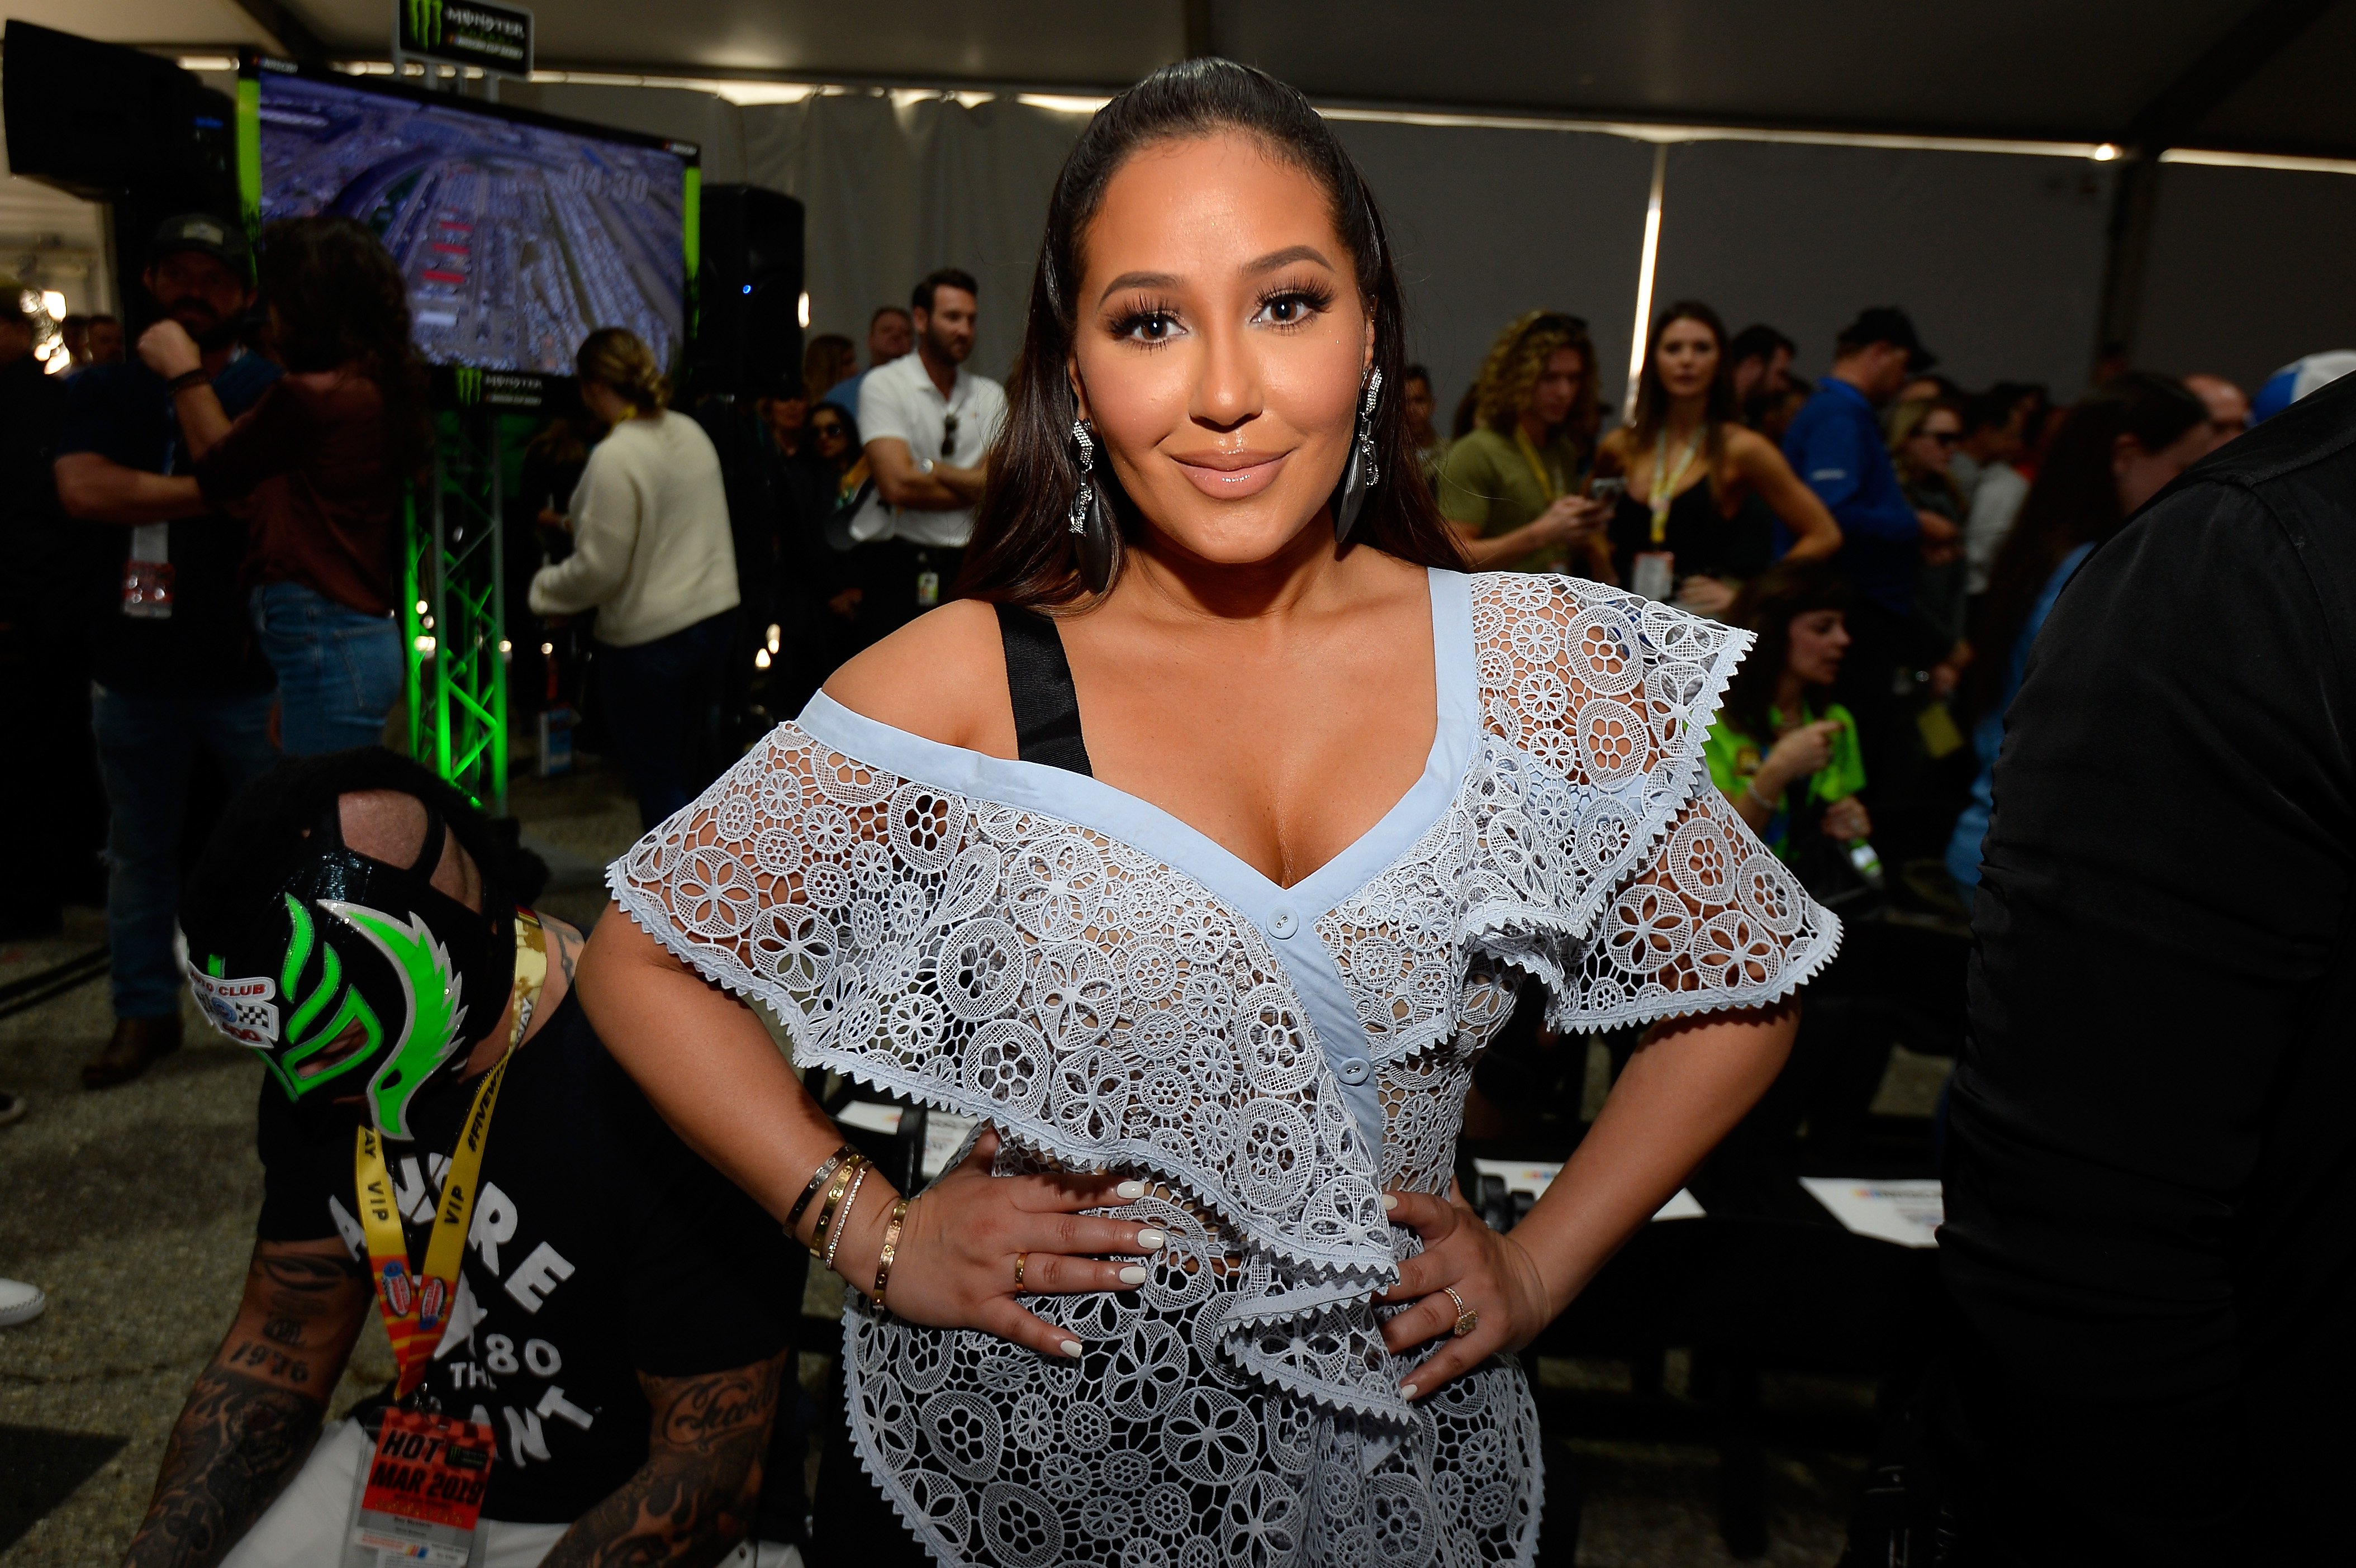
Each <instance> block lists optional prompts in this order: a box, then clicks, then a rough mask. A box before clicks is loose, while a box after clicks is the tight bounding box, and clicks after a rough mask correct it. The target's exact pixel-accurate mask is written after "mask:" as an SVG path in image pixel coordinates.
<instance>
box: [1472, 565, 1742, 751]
mask: <svg viewBox="0 0 2356 1568" xmlns="http://www.w3.org/2000/svg"><path fill="white" fill-rule="evenodd" d="M1471 596H1472V639H1473V644H1474V648H1475V651H1476V654H1477V656H1478V658H1479V664H1480V674H1481V689H1482V699H1483V708H1484V709H1485V710H1486V711H1488V712H1489V714H1491V716H1492V718H1493V719H1495V718H1497V717H1499V716H1500V715H1504V714H1520V715H1521V716H1522V718H1523V720H1524V721H1525V725H1524V727H1525V728H1529V727H1533V726H1534V727H1536V728H1541V729H1549V730H1558V729H1569V728H1571V727H1574V726H1575V725H1577V723H1578V717H1579V713H1580V709H1581V708H1582V707H1584V706H1585V705H1586V704H1587V703H1590V702H1591V701H1593V700H1596V699H1603V700H1606V701H1609V702H1612V703H1621V704H1623V705H1634V706H1638V707H1642V708H1644V709H1645V710H1646V711H1647V712H1648V713H1649V714H1651V717H1652V718H1653V720H1654V721H1655V723H1654V725H1652V726H1651V727H1654V728H1655V729H1657V730H1659V731H1660V733H1664V734H1665V733H1668V727H1669V726H1671V725H1672V721H1674V722H1675V723H1676V724H1678V725H1707V724H1708V719H1709V717H1710V710H1711V709H1712V708H1713V707H1714V706H1715V705H1716V703H1717V693H1718V692H1719V689H1720V688H1721V687H1722V686H1723V685H1724V683H1725V681H1726V679H1727V677H1728V676H1730V674H1732V672H1733V669H1734V665H1735V663H1736V662H1737V661H1738V660H1740V656H1741V654H1742V651H1743V650H1745V649H1747V648H1748V647H1749V646H1750V634H1748V633H1747V632H1741V631H1737V630H1735V629H1734V628H1730V627H1727V626H1723V625H1721V624H1719V622H1717V621H1713V620H1707V619H1704V618H1701V617H1699V616H1696V615H1691V614H1688V613H1687V612H1686V611H1684V610H1680V609H1677V608H1675V607H1672V606H1669V605H1664V604H1655V602H1653V601H1652V600H1650V599H1646V598H1644V597H1642V596H1638V595H1635V594H1631V593H1628V592H1626V591H1625V590H1623V589H1620V588H1614V587H1612V586H1610V585H1606V584H1603V583H1597V582H1593V581H1590V579H1588V578H1585V577H1572V576H1567V575H1563V574H1561V573H1556V572H1482V573H1478V574H1476V575H1473V577H1472V579H1471Z"/></svg>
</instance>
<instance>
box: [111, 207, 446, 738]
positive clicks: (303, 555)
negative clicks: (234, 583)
mask: <svg viewBox="0 0 2356 1568" xmlns="http://www.w3.org/2000/svg"><path fill="white" fill-rule="evenodd" d="M260 281H261V285H262V301H263V303H264V304H265V305H266V306H268V309H269V328H268V331H267V333H266V334H265V338H264V341H265V342H266V343H267V344H268V346H269V349H270V351H271V354H272V357H273V358H274V359H276V360H278V361H279V362H280V363H281V364H283V365H284V366H285V367H286V374H285V375H284V376H282V377H280V378H279V380H278V381H276V382H275V383H274V384H273V385H272V387H271V389H270V390H269V391H268V392H264V393H263V394H262V399H261V401H260V402H258V403H255V404H254V405H253V407H252V408H251V409H249V410H247V411H246V412H245V413H242V414H241V415H239V416H238V419H237V422H236V423H235V424H230V420H229V418H228V416H227V415H226V414H225V413H223V412H222V410H221V405H220V399H218V398H217V397H215V396H214V395H213V390H212V387H211V384H210V383H209V382H208V381H206V380H205V378H204V376H203V374H202V372H201V369H200V367H199V364H198V348H197V345H196V343H195V342H194V341H193V340H192V339H191V338H189V337H188V335H187V332H186V331H184V330H183V329H182V328H180V326H179V325H178V323H177V322H175V321H172V320H170V319H168V318H167V319H166V320H163V321H159V322H157V323H156V324H155V326H153V327H151V328H148V329H147V331H146V332H145V335H143V336H142V337H141V338H140V339H139V352H140V355H141V357H142V358H144V359H145V360H146V361H147V363H148V365H149V366H150V367H151V368H152V369H153V370H154V371H155V373H156V374H158V375H160V376H162V377H164V378H165V380H166V381H169V382H170V383H171V387H172V393H173V398H172V402H173V408H174V410H175V412H176V413H177V414H178V416H179V424H180V434H181V438H182V439H183V440H185V441H186V442H187V446H188V453H189V456H191V457H193V458H194V459H195V460H196V461H195V478H194V479H193V480H192V481H191V482H192V483H193V484H194V485H195V486H196V487H197V488H198V489H200V490H201V491H202V492H203V494H204V496H205V498H206V499H208V500H209V501H211V502H212V503H214V504H215V505H225V504H227V503H230V502H237V501H243V500H245V499H248V498H250V497H253V496H255V493H256V492H257V491H260V490H262V486H263V484H264V483H265V482H266V481H268V480H271V479H273V478H284V481H285V482H284V484H283V485H280V486H277V487H275V488H274V489H271V490H269V491H266V492H263V493H262V495H261V496H260V498H259V500H258V502H257V505H256V508H255V510H254V518H255V527H254V531H253V536H252V542H251V544H250V545H249V547H248V552H247V559H246V568H245V570H246V576H247V579H248V580H249V581H250V582H251V583H252V584H253V606H252V610H253V624H254V630H255V635H256V639H257V640H258V641H259V642H260V644H261V646H262V652H263V654H264V655H265V656H267V657H268V659H269V660H270V663H271V667H272V668H273V669H274V670H275V671H277V672H278V703H279V715H278V736H279V744H280V745H281V746H283V747H284V749H285V751H286V752H287V753H288V754H289V755H290V756H295V757H311V756H316V755H318V754H320V753H323V752H329V751H341V750H344V749H345V748H347V747H348V746H369V745H373V744H375V743H376V742H377V741H378V740H379V739H380V738H381V737H382V735H383V731H384V721H385V715H386V714H388V713H389V712H390V711H391V708H392V704H393V702H394V700H395V699H396V698H397V697H399V696H400V694H401V687H402V651H401V628H400V625H399V622H398V621H397V620H396V618H395V617H394V614H393V611H394V598H395V596H396V595H397V594H398V593H399V592H400V571H401V568H400V561H399V551H400V541H399V538H398V536H397V530H398V528H399V520H400V517H401V506H402V497H403V495H404V493H405V491H406V489H407V487H408V483H409V480H410V478H411V476H412V475H413V474H415V473H416V471H417V469H418V467H419V466H420V465H422V464H423V462H424V460H425V457H426V454H427V452H428V450H429V447H430V445H431V442H432V430H431V426H430V425H429V424H428V421H427V414H426V410H425V377H424V370H423V366H422V365H421V364H420V362H419V360H418V358H417V354H416V351H415V350H414V349H412V348H411V347H410V342H409V295H408V292H407V290H406V289H405V288H404V287H403V285H402V277H401V269H400V268H399V267H397V266H395V265H394V264H393V260H392V258H391V256H390V255H388V254H386V253H385V249H384V247H383V246H382V245H381V244H380V243H379V242H378V241H377V237H376V235H375V234H374V233H372V232H371V231H369V229H368V227H367V226H366V225H364V224H361V223H357V222H354V221H353V220H350V219H348V218H298V219H293V220H288V221H285V222H282V223H273V224H272V225H271V226H270V227H269V228H268V229H266V230H264V231H262V263H261V277H260Z"/></svg>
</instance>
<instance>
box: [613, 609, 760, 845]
mask: <svg viewBox="0 0 2356 1568" xmlns="http://www.w3.org/2000/svg"><path fill="white" fill-rule="evenodd" d="M736 624H737V618H736V612H735V611H734V610H724V611H723V612H722V613H720V614H719V615H716V616H713V617H712V618H709V619H707V620H700V621H697V622H696V623H695V624H694V625H693V626H691V627H687V628H683V629H681V630H679V631H675V632H672V633H671V634H670V635H669V637H659V638H657V639H654V640H653V641H652V642H642V643H640V644H638V645H637V647H635V648H615V647H613V646H611V645H609V644H606V643H599V644H598V645H597V664H598V687H599V690H600V691H601V692H602V693H603V694H604V698H605V741H606V744H607V745H608V746H612V747H613V750H614V755H615V756H616V758H618V759H619V760H620V762H621V764H622V771H623V772H624V773H626V774H627V775H628V776H629V780H630V789H631V791H632V792H633V793H634V794H636V795H637V798H638V819H639V822H640V823H641V825H643V826H645V827H648V828H651V827H653V826H654V825H655V824H656V823H658V822H661V821H662V820H663V819H664V818H666V817H668V816H669V815H670V814H671V813H672V812H673V811H678V810H679V809H680V807H681V806H684V805H686V804H687V803H688V802H689V801H690V800H694V799H695V797H696V796H698V795H699V794H701V793H702V792H703V787H704V786H705V785H707V784H709V783H711V782H712V779H716V778H718V777H719V776H720V771H721V769H722V768H724V767H726V766H727V764H728V763H729V762H732V761H734V757H724V756H723V744H722V739H721V714H720V704H721V701H722V695H723V690H724V687H725V670H724V666H725V664H726V663H727V661H728V660H730V659H731V658H734V656H735V655H736V654H737V653H738V652H739V651H741V650H738V648H737V647H736Z"/></svg>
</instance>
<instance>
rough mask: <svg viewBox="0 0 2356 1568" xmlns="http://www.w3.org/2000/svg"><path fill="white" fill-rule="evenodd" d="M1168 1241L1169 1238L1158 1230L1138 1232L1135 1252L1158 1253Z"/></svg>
mask: <svg viewBox="0 0 2356 1568" xmlns="http://www.w3.org/2000/svg"><path fill="white" fill-rule="evenodd" d="M1168 1240H1170V1238H1169V1237H1167V1236H1164V1235H1163V1234H1162V1232H1161V1231H1159V1230H1140V1231H1139V1232H1138V1233H1137V1250H1138V1251H1141V1252H1159V1251H1162V1245H1163V1244H1164V1243H1165V1242H1167V1241H1168Z"/></svg>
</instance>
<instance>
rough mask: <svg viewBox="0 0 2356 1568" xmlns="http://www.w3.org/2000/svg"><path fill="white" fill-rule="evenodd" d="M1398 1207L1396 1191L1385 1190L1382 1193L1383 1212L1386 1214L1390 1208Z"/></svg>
mask: <svg viewBox="0 0 2356 1568" xmlns="http://www.w3.org/2000/svg"><path fill="white" fill-rule="evenodd" d="M1394 1208H1398V1194H1397V1193H1391V1192H1387V1193H1385V1194H1383V1212H1384V1213H1385V1214H1388V1213H1389V1212H1390V1211H1391V1210H1392V1209H1394Z"/></svg>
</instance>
